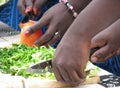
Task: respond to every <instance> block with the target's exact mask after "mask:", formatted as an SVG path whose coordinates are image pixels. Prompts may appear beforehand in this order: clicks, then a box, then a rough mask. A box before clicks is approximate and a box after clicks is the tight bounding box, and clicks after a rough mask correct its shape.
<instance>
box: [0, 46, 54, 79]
mask: <svg viewBox="0 0 120 88" xmlns="http://www.w3.org/2000/svg"><path fill="white" fill-rule="evenodd" d="M54 52H55V49H54V48H52V47H50V46H49V47H48V48H46V47H45V46H41V47H34V48H32V47H29V46H26V45H22V44H13V45H12V48H0V69H1V70H0V71H1V72H2V73H7V74H12V75H19V76H24V77H30V76H34V77H35V76H39V77H48V78H54V77H53V76H51V75H53V73H49V74H47V75H46V73H44V74H35V73H28V72H26V69H27V68H28V67H30V66H31V65H34V64H36V63H38V62H40V61H42V60H50V59H52V57H53V55H54Z"/></svg>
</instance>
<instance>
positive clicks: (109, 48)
mask: <svg viewBox="0 0 120 88" xmlns="http://www.w3.org/2000/svg"><path fill="white" fill-rule="evenodd" d="M119 28H120V20H118V21H116V22H115V23H113V24H112V25H111V26H109V27H108V28H107V29H105V30H104V31H102V32H101V33H99V34H97V35H96V36H95V37H94V38H93V39H92V48H95V47H100V49H99V50H97V51H96V52H95V53H94V54H93V55H92V56H91V61H92V62H104V61H106V60H107V59H108V58H110V57H111V56H114V55H117V54H120V39H119V38H120V30H119Z"/></svg>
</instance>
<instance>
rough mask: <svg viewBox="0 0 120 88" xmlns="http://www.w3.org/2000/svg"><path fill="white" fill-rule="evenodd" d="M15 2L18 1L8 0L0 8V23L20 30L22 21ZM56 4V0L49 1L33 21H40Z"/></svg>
mask: <svg viewBox="0 0 120 88" xmlns="http://www.w3.org/2000/svg"><path fill="white" fill-rule="evenodd" d="M17 2H18V0H10V1H9V2H8V3H7V4H6V5H5V6H3V7H2V9H0V21H2V22H4V23H6V24H8V25H9V26H11V27H13V28H15V29H16V30H20V28H19V23H20V22H21V20H22V19H23V16H22V15H21V14H20V12H19V10H18V8H17ZM56 3H58V0H51V1H49V3H48V4H47V5H46V6H45V7H44V8H43V9H42V12H41V15H40V16H39V17H37V18H36V19H35V20H38V19H40V17H41V16H42V15H43V13H44V12H45V11H46V10H47V9H49V8H50V7H51V6H53V5H54V4H56ZM45 31H46V28H45V29H43V32H45Z"/></svg>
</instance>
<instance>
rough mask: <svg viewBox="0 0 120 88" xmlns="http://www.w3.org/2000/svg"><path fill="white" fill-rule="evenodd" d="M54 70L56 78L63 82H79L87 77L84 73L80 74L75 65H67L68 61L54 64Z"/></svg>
mask: <svg viewBox="0 0 120 88" xmlns="http://www.w3.org/2000/svg"><path fill="white" fill-rule="evenodd" d="M77 68H78V67H77ZM53 70H54V73H55V76H56V79H57V80H58V81H61V82H67V83H72V84H79V83H81V82H83V81H84V79H85V76H84V74H80V73H79V72H80V71H77V70H75V69H74V68H73V67H69V66H67V65H66V63H65V64H53ZM79 70H80V69H79Z"/></svg>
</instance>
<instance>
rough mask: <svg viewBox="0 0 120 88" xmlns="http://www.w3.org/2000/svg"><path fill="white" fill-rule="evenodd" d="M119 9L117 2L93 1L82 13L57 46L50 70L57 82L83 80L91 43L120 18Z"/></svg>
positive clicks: (108, 0)
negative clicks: (51, 69)
mask: <svg viewBox="0 0 120 88" xmlns="http://www.w3.org/2000/svg"><path fill="white" fill-rule="evenodd" d="M119 8H120V1H119V0H115V1H113V0H104V1H103V0H93V1H92V2H91V3H90V4H89V5H88V6H87V7H86V8H85V9H84V10H82V12H81V13H80V14H79V15H78V16H77V18H76V19H75V20H74V22H73V23H72V24H71V26H70V27H69V29H68V30H67V31H66V33H65V34H64V36H63V38H62V40H61V41H60V43H59V45H58V46H57V49H56V52H55V55H54V58H53V71H54V73H55V76H56V78H57V80H58V81H62V82H70V83H75V84H77V83H81V82H83V81H84V79H85V76H86V74H85V72H84V69H85V66H86V63H87V61H88V58H89V55H90V49H91V40H92V38H93V37H94V36H95V35H96V34H98V33H99V32H101V31H102V30H104V29H105V28H107V27H108V26H110V25H111V24H112V23H113V22H115V21H116V20H117V19H118V18H119V17H120V12H119Z"/></svg>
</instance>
